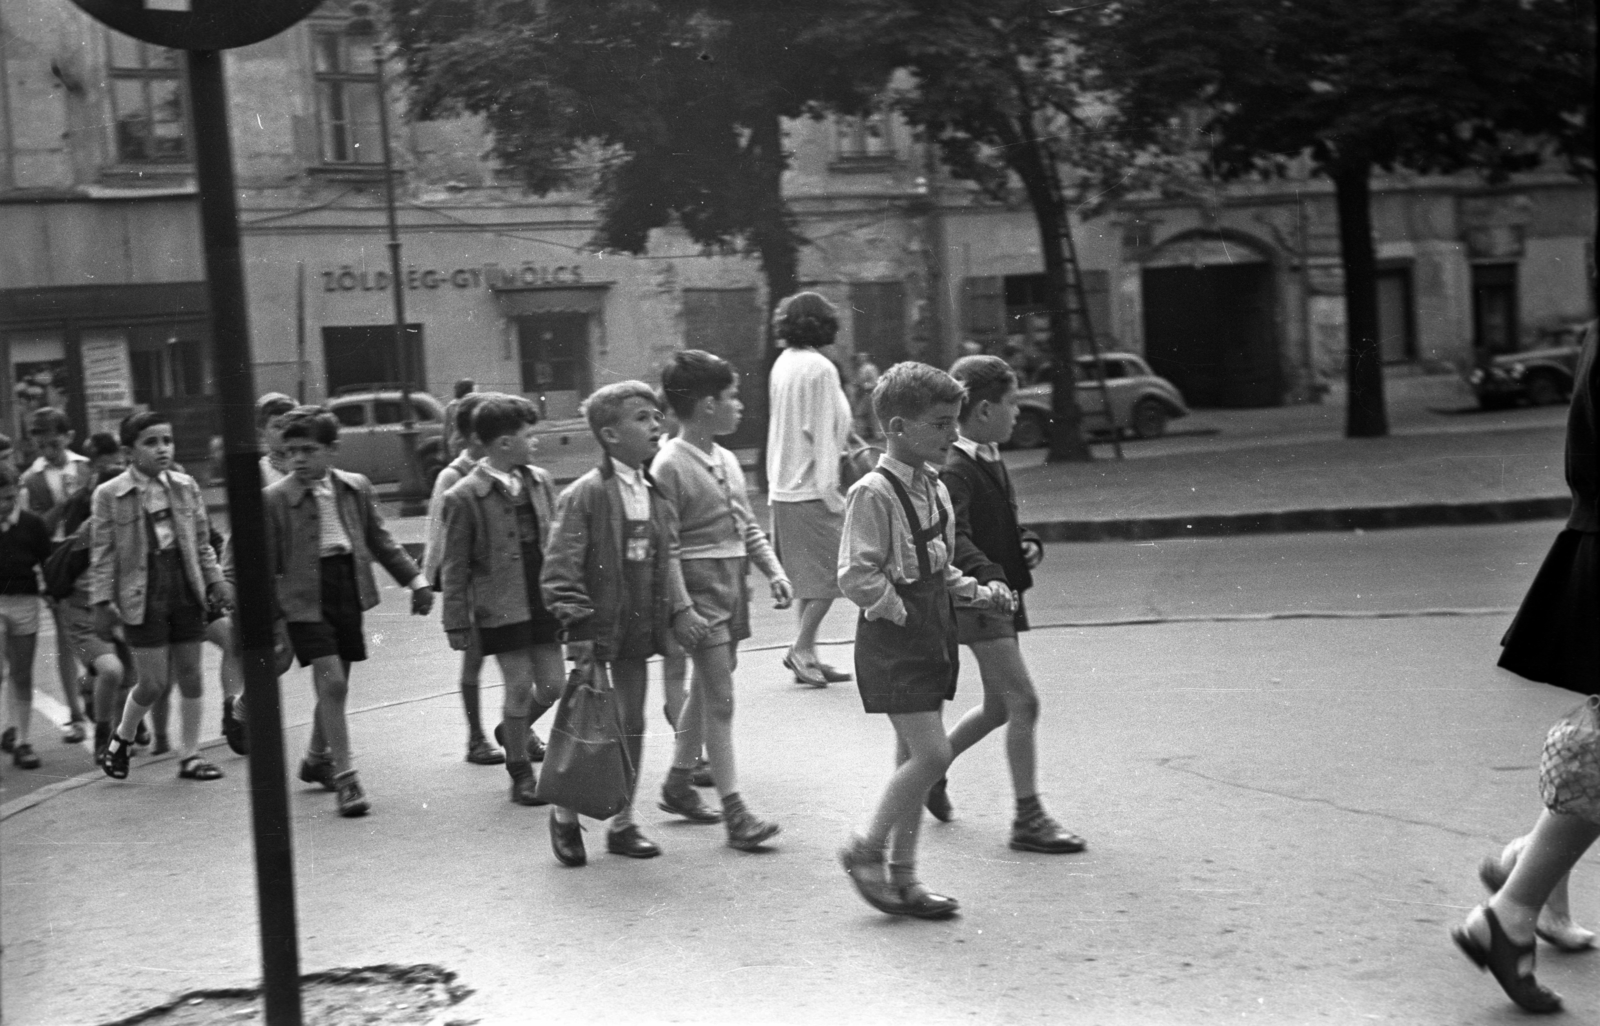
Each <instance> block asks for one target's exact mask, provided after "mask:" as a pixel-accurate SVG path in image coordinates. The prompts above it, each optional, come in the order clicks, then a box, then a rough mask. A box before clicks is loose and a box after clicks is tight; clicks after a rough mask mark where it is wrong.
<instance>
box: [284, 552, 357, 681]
mask: <svg viewBox="0 0 1600 1026" xmlns="http://www.w3.org/2000/svg"><path fill="white" fill-rule="evenodd" d="M288 628H289V644H290V645H291V646H292V647H293V648H294V654H295V658H296V659H298V660H299V661H300V665H301V666H310V665H311V664H312V663H313V662H315V661H316V660H318V659H321V658H323V657H324V656H338V657H339V658H340V659H343V660H344V661H345V662H348V663H359V662H361V661H362V660H363V659H365V658H367V639H366V638H364V637H362V634H361V592H360V590H359V589H357V587H356V564H355V560H354V559H353V558H352V557H350V556H348V555H346V556H325V557H324V558H323V560H322V619H321V620H318V621H317V622H316V623H293V622H290V623H289V624H288Z"/></svg>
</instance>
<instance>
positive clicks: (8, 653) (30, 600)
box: [0, 464, 72, 770]
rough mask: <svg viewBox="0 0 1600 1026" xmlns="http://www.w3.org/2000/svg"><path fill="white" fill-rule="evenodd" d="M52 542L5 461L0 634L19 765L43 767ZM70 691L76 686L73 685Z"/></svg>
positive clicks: (11, 742) (8, 743)
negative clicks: (46, 600) (42, 675)
mask: <svg viewBox="0 0 1600 1026" xmlns="http://www.w3.org/2000/svg"><path fill="white" fill-rule="evenodd" d="M52 548H53V546H52V545H51V542H50V528H49V527H48V526H47V525H46V524H45V522H44V519H43V518H42V517H39V516H37V515H35V514H33V513H29V512H28V511H27V510H25V509H23V508H22V505H21V503H20V502H19V501H18V496H17V472H16V471H15V470H13V469H11V467H10V466H7V465H4V464H0V634H4V636H5V638H4V648H5V651H4V653H3V654H0V655H3V658H4V659H5V661H6V666H5V669H6V671H7V672H6V674H5V676H6V678H7V684H8V687H7V688H6V697H7V699H8V712H9V715H10V717H11V722H12V724H13V725H12V726H10V727H7V728H6V731H5V750H6V751H7V752H10V753H11V762H12V765H14V766H16V767H17V768H18V769H25V770H31V769H38V768H39V766H40V759H39V756H38V753H36V752H35V751H34V750H33V745H32V744H31V743H30V742H29V740H28V735H29V728H30V727H31V726H32V725H33V653H34V645H35V643H36V642H37V641H38V636H39V574H38V570H39V568H40V567H41V566H43V565H44V563H45V560H47V559H49V558H50V552H51V549H52ZM66 690H68V691H70V690H72V688H71V687H70V686H68V687H67V688H66Z"/></svg>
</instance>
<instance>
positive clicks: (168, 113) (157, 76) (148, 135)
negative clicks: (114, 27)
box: [107, 32, 190, 164]
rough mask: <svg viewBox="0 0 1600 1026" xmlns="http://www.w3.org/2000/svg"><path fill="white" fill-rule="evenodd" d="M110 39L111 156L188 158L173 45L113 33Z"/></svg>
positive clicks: (133, 160) (138, 160)
mask: <svg viewBox="0 0 1600 1026" xmlns="http://www.w3.org/2000/svg"><path fill="white" fill-rule="evenodd" d="M107 37H108V39H109V41H110V43H109V49H110V56H111V59H110V62H109V65H110V66H109V69H108V70H109V72H110V78H111V123H112V125H113V126H114V130H115V133H116V150H117V159H118V160H119V161H121V162H123V163H126V164H181V163H185V162H187V161H188V160H189V159H190V158H189V131H188V111H187V105H186V104H185V102H184V84H183V59H182V57H181V56H180V54H179V53H178V51H177V50H168V49H166V48H165V47H160V46H153V45H151V44H149V43H142V42H140V41H139V40H137V39H130V38H128V37H127V36H124V35H121V34H119V33H116V32H108V33H107Z"/></svg>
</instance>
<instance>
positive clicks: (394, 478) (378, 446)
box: [326, 385, 450, 490]
mask: <svg viewBox="0 0 1600 1026" xmlns="http://www.w3.org/2000/svg"><path fill="white" fill-rule="evenodd" d="M326 405H327V407H328V409H329V410H331V411H332V412H333V415H334V416H335V417H337V418H338V419H339V453H338V455H337V456H336V457H335V458H334V463H335V464H336V465H337V466H338V467H339V469H341V470H349V471H353V472H354V473H357V474H365V475H366V476H367V477H368V478H369V479H370V480H371V481H372V483H373V484H395V483H398V482H399V481H400V478H401V473H402V471H403V469H404V468H405V460H406V456H405V449H404V448H403V445H404V439H403V438H402V437H401V430H402V429H403V427H404V426H405V419H406V418H405V407H403V406H401V405H400V390H399V389H398V388H393V387H388V386H380V387H377V388H374V387H372V386H370V385H363V386H356V387H352V388H347V389H341V390H340V391H339V392H338V393H337V394H336V395H334V396H333V397H332V398H330V399H329V400H328V401H327V404H326ZM411 409H412V415H413V418H414V423H415V424H416V429H417V457H418V459H419V460H420V461H421V466H422V474H423V479H424V481H425V483H426V484H427V486H428V488H429V489H430V490H431V489H432V488H433V479H434V478H436V477H438V476H439V471H441V470H443V469H444V468H445V465H446V464H448V463H449V462H450V457H449V456H447V455H446V454H445V451H444V437H443V436H444V407H443V406H442V405H441V404H440V402H439V400H437V399H435V398H434V397H433V396H431V395H429V394H428V393H426V392H412V393H411Z"/></svg>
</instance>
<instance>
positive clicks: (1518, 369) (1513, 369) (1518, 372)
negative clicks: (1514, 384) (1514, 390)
mask: <svg viewBox="0 0 1600 1026" xmlns="http://www.w3.org/2000/svg"><path fill="white" fill-rule="evenodd" d="M1527 371H1528V368H1526V367H1524V366H1523V365H1522V364H1520V363H1514V364H1512V365H1511V366H1510V368H1508V369H1507V370H1506V373H1507V374H1509V375H1511V376H1512V377H1513V378H1520V377H1522V375H1524V374H1526V373H1527Z"/></svg>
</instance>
